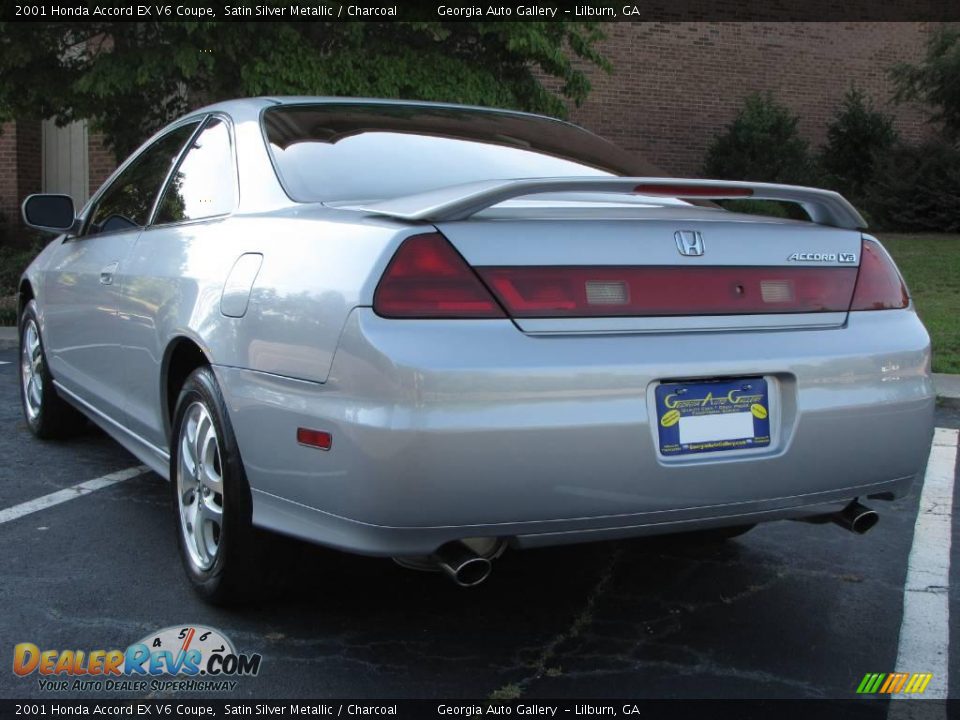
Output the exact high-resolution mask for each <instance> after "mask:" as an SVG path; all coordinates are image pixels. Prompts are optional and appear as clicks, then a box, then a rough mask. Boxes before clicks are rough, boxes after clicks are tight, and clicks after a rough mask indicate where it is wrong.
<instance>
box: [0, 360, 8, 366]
mask: <svg viewBox="0 0 960 720" xmlns="http://www.w3.org/2000/svg"><path fill="white" fill-rule="evenodd" d="M9 364H10V363H9V362H8V361H6V360H0V365H9Z"/></svg>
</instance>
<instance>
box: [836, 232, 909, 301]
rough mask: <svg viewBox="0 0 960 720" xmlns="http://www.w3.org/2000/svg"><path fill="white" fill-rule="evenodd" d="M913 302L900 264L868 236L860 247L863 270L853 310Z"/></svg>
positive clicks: (859, 276) (861, 269)
mask: <svg viewBox="0 0 960 720" xmlns="http://www.w3.org/2000/svg"><path fill="white" fill-rule="evenodd" d="M909 304H910V296H909V295H908V294H907V288H906V287H905V286H904V284H903V280H902V279H901V278H900V273H899V272H897V267H896V265H894V264H893V260H891V259H890V256H889V255H887V252H886V250H884V249H883V248H882V247H880V243H878V242H877V241H875V240H870V239H867V238H864V240H863V245H862V246H861V251H860V273H859V275H858V276H857V288H856V290H855V291H854V294H853V302H852V303H851V305H850V309H851V310H896V309H899V308H905V307H907V305H909Z"/></svg>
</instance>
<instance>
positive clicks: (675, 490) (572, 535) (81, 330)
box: [19, 97, 934, 602]
mask: <svg viewBox="0 0 960 720" xmlns="http://www.w3.org/2000/svg"><path fill="white" fill-rule="evenodd" d="M730 199H740V200H745V199H766V200H776V201H784V202H791V203H795V204H797V205H799V206H800V207H801V208H802V209H803V210H804V211H805V215H806V216H808V218H809V219H808V220H787V219H780V218H770V217H762V216H759V215H754V214H738V213H735V212H731V211H729V210H726V209H724V208H723V207H722V205H723V201H724V200H730ZM23 214H24V218H25V220H26V222H27V223H28V224H29V225H31V226H32V227H35V228H39V229H42V230H46V231H51V232H55V233H57V234H58V236H57V237H56V239H54V240H53V242H51V243H50V244H49V245H48V246H47V247H46V249H45V250H43V252H42V253H41V254H40V255H39V256H38V257H37V258H36V260H35V261H34V262H33V263H32V264H31V265H30V267H29V268H28V269H27V271H26V273H25V274H24V276H23V278H22V281H21V284H20V324H19V327H20V339H21V368H20V370H21V390H22V399H23V410H24V413H25V416H26V421H27V424H28V425H29V427H30V429H31V430H32V431H33V433H35V434H36V435H37V436H38V437H41V438H52V437H61V436H64V435H67V434H69V433H70V432H71V430H72V429H74V428H75V427H76V426H77V425H78V423H80V422H82V416H86V418H89V419H90V420H92V421H93V422H94V423H96V424H97V425H99V426H100V427H102V428H103V429H104V430H105V431H106V432H107V433H109V434H110V435H111V436H112V437H113V438H115V439H116V440H117V442H119V443H120V444H122V445H123V446H124V447H126V448H127V449H128V450H129V451H130V452H132V453H133V454H134V455H136V456H137V457H138V458H140V460H141V461H142V462H144V463H145V464H146V465H148V466H149V467H150V468H152V469H153V470H155V471H156V472H157V473H158V474H160V475H162V476H163V477H165V478H168V479H169V481H170V488H171V496H172V505H173V516H174V517H175V519H176V524H177V537H178V543H179V549H180V553H181V556H182V560H183V564H184V567H185V569H186V573H187V576H188V577H189V579H190V581H191V583H192V584H193V586H194V587H195V588H196V589H197V590H198V591H199V592H200V593H201V594H202V595H203V596H204V597H206V598H207V599H209V600H211V601H214V602H224V601H230V600H232V599H236V598H238V597H240V596H241V595H242V593H243V591H244V589H245V588H246V587H247V586H248V585H249V583H250V578H251V577H252V576H253V568H254V567H255V566H256V564H257V562H264V561H266V560H267V558H263V557H261V556H262V555H263V553H262V552H261V549H262V545H263V543H262V542H258V541H257V538H258V537H260V535H258V534H257V533H256V532H255V529H257V528H259V529H266V530H270V531H275V532H279V533H284V534H287V535H291V536H295V537H297V538H302V539H304V540H308V541H311V542H315V543H319V544H322V545H326V546H330V547H333V548H338V549H341V550H345V551H349V552H354V553H362V554H367V555H378V556H389V557H393V558H395V559H396V560H397V561H398V562H399V563H401V564H403V565H407V566H410V567H414V568H420V569H440V570H443V571H445V572H446V573H447V574H448V575H450V576H451V577H452V578H453V579H454V580H455V581H456V582H457V583H459V584H461V585H464V586H469V585H475V584H477V583H479V582H481V581H483V580H484V579H485V578H486V577H487V575H488V574H489V572H490V569H491V563H492V562H493V561H494V560H495V559H496V558H497V557H498V556H499V555H500V554H501V553H502V552H503V551H504V550H505V549H506V548H528V547H536V546H544V545H559V544H564V543H578V542H586V541H592V540H607V539H614V538H631V537H635V536H641V535H653V534H665V533H681V532H688V533H689V532H696V533H697V534H698V536H699V537H701V538H708V539H723V538H728V537H732V536H734V535H738V534H740V533H742V532H744V531H746V530H748V529H749V528H750V527H752V526H754V525H755V524H757V523H759V522H766V521H771V520H779V519H802V520H810V521H813V522H820V521H828V520H833V521H835V522H836V523H838V524H840V525H842V526H844V527H846V528H847V529H850V530H852V531H854V532H858V533H862V532H865V531H866V530H868V529H869V528H870V527H871V526H872V525H873V524H874V523H875V522H876V520H877V515H876V513H875V512H874V511H872V510H869V509H868V508H867V507H866V506H865V505H864V504H862V503H861V501H866V498H880V499H891V498H894V497H897V496H900V495H903V494H904V493H906V492H908V490H909V488H910V484H911V482H912V480H913V478H914V477H915V476H916V474H917V473H918V472H919V471H920V470H921V468H922V466H923V463H924V460H925V453H926V448H927V447H928V443H929V441H930V437H931V433H932V421H933V405H934V393H933V389H932V386H931V379H930V344H929V338H928V336H927V333H926V330H925V329H924V327H923V325H922V324H921V322H920V320H919V319H918V317H917V315H916V313H915V311H914V308H913V306H912V304H911V301H910V297H909V295H908V293H907V290H906V287H905V285H904V283H903V280H902V279H901V277H900V274H899V272H898V271H897V269H896V267H895V265H894V263H893V262H892V260H891V259H890V256H889V255H888V254H887V252H886V251H885V250H884V249H883V247H882V246H881V244H880V243H879V242H878V241H877V240H876V239H875V238H873V237H871V236H870V235H866V234H864V233H863V229H864V227H865V225H866V223H865V222H864V220H863V218H862V217H861V216H860V214H859V213H858V212H857V211H856V210H855V209H854V208H853V207H852V206H851V205H850V204H849V203H848V202H847V201H846V200H844V199H843V198H842V197H841V196H839V195H837V194H836V193H833V192H829V191H825V190H818V189H814V188H804V187H794V186H786V185H771V184H762V183H745V182H726V181H711V180H680V179H676V178H665V177H658V173H657V172H656V171H655V170H652V169H651V168H650V166H648V165H646V164H644V163H643V162H642V161H640V160H638V159H636V158H635V157H633V156H631V155H630V154H629V153H627V152H624V151H622V150H620V149H618V148H617V147H615V146H614V145H612V144H610V143H608V142H607V141H605V140H603V139H601V138H599V137H597V136H595V135H593V134H591V133H589V132H587V131H586V130H583V129H581V128H578V127H576V126H574V125H570V124H568V123H564V122H560V121H557V120H553V119H550V118H545V117H539V116H535V115H528V114H524V113H517V112H509V111H502V110H491V109H483V108H471V107H462V106H457V105H442V104H429V103H414V102H390V101H380V100H359V99H344V98H312V97H305V98H256V99H246V100H237V101H232V102H225V103H221V104H218V105H213V106H211V107H207V108H203V109H201V110H197V111H196V112H193V113H191V114H189V115H187V116H186V117H183V118H182V119H180V120H178V121H176V122H174V123H172V124H171V125H169V126H168V127H166V128H165V129H164V130H162V131H161V132H159V133H158V134H157V135H155V136H154V137H153V138H151V139H150V140H149V141H147V142H146V144H144V145H143V146H142V147H141V148H140V149H139V150H138V151H137V152H135V153H134V154H133V155H132V156H131V157H130V159H128V160H127V161H126V162H125V163H124V164H123V165H121V167H120V168H118V170H117V171H116V172H115V173H114V174H113V176H112V177H111V178H110V179H109V180H108V181H107V182H106V183H105V184H104V185H103V187H102V188H100V190H99V191H98V192H97V193H96V194H95V195H94V196H93V198H92V199H91V200H90V201H89V202H88V203H87V204H86V205H85V206H84V207H83V208H82V209H81V210H80V211H79V212H76V211H75V209H74V205H73V202H72V200H71V199H70V198H68V197H66V196H62V195H34V196H31V197H30V198H28V199H27V200H26V201H25V202H24V206H23Z"/></svg>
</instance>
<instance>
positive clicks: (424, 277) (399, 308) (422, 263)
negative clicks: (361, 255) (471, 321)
mask: <svg viewBox="0 0 960 720" xmlns="http://www.w3.org/2000/svg"><path fill="white" fill-rule="evenodd" d="M373 309H374V311H375V312H376V313H377V314H378V315H381V316H383V317H389V318H502V317H505V316H504V313H503V309H502V308H501V307H500V306H499V305H498V304H497V301H496V300H494V299H493V296H492V295H491V294H490V292H489V291H488V290H487V289H486V288H485V287H484V286H483V283H482V282H480V279H479V278H478V277H477V275H476V273H474V271H473V270H472V269H471V268H470V266H469V265H467V263H466V262H465V261H464V259H463V258H462V257H460V255H459V253H457V251H456V250H454V248H453V246H452V245H451V244H450V243H449V242H447V239H446V238H445V237H443V235H441V234H439V233H430V234H428V235H414V236H413V237H409V238H407V239H406V240H404V241H403V244H402V245H401V246H400V249H399V250H397V253H396V254H395V255H394V256H393V259H392V260H391V261H390V264H389V265H388V266H387V269H386V271H385V272H384V273H383V277H382V278H381V279H380V284H379V285H377V290H376V292H375V293H374V295H373Z"/></svg>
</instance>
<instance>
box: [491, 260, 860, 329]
mask: <svg viewBox="0 0 960 720" xmlns="http://www.w3.org/2000/svg"><path fill="white" fill-rule="evenodd" d="M477 272H478V273H479V274H480V277H481V278H483V280H484V282H485V283H486V284H487V286H489V287H490V289H491V290H493V293H494V295H496V297H497V299H498V300H499V301H500V303H501V304H502V305H503V306H504V307H505V308H506V309H507V312H508V313H509V314H510V315H511V316H513V317H518V318H535V317H604V316H607V317H609V316H616V315H630V316H650V315H743V314H761V313H810V312H846V311H847V309H848V308H849V307H850V298H851V296H852V295H853V289H854V285H855V283H856V281H857V268H855V267H793V268H787V267H785V268H781V267H695V268H683V267H673V266H668V267H662V266H647V267H485V268H477Z"/></svg>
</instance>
